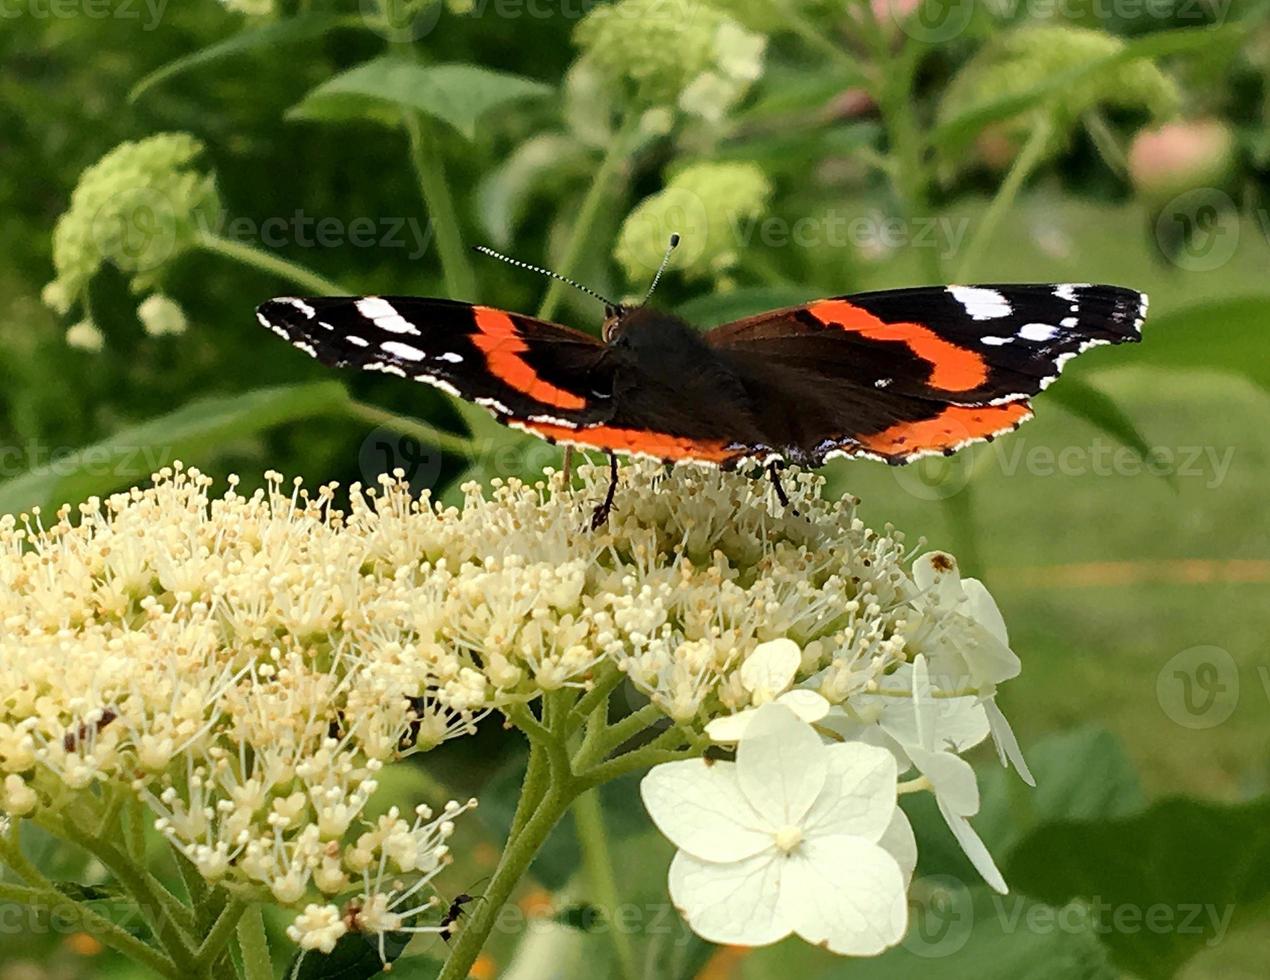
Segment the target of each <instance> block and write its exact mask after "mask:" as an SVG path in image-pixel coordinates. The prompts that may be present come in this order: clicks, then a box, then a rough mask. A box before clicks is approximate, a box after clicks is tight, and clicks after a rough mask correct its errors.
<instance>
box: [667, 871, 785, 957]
mask: <svg viewBox="0 0 1270 980" xmlns="http://www.w3.org/2000/svg"><path fill="white" fill-rule="evenodd" d="M787 863H788V862H786V861H785V860H784V859H778V858H777V857H776V852H775V851H774V850H773V851H769V852H766V853H764V854H757V855H754V856H752V857H749V858H746V859H745V860H743V861H733V862H729V863H724V864H715V863H712V862H708V861H698V860H697V859H696V858H694V857H693V856H692V855H690V854H686V853H684V852H683V851H680V852H679V853H678V854H676V855H675V859H674V860H673V861H671V862H670V879H669V885H670V900H671V901H672V902H674V904H675V907H676V908H677V909H679V911H680V913H681V914H682V915H683V917H684V919H685V920H686V921H687V923H688V925H689V926H691V927H692V931H693V932H695V933H696V934H697V935H698V936H700V937H701V938H702V939H706V940H709V941H710V942H712V943H728V944H732V945H739V946H763V945H765V944H767V943H774V942H776V940H778V939H784V938H785V937H786V936H788V935H789V933H790V926H789V924H788V923H787V922H786V921H785V919H784V918H783V916H782V915H781V913H780V909H779V905H780V894H781V884H780V876H781V870H782V866H783V865H785V864H787Z"/></svg>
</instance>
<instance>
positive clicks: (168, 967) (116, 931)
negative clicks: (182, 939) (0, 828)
mask: <svg viewBox="0 0 1270 980" xmlns="http://www.w3.org/2000/svg"><path fill="white" fill-rule="evenodd" d="M20 826H21V821H19V820H14V821H13V825H12V827H11V828H10V831H9V834H8V835H7V836H6V837H4V838H0V860H3V862H4V863H5V864H7V865H8V866H9V868H10V869H12V871H13V872H14V873H15V874H17V875H18V876H19V877H20V878H22V880H23V881H25V882H26V883H27V885H28V886H29V888H27V889H24V890H22V891H21V892H19V891H18V889H19V888H21V886H18V885H5V886H3V891H0V895H7V896H11V897H12V899H13V900H15V901H23V902H25V903H26V904H29V905H33V906H43V907H44V908H46V909H47V910H48V912H49V914H50V915H52V914H59V915H66V916H67V917H68V918H71V919H72V920H73V921H76V922H80V923H83V925H84V929H85V931H87V932H90V933H91V934H92V935H94V936H96V937H97V938H98V939H100V940H101V942H102V943H104V944H105V945H106V946H109V947H110V948H111V949H113V950H115V951H116V952H118V953H120V954H121V955H123V956H126V957H127V958H128V959H130V960H132V961H133V962H134V963H138V964H140V965H142V966H144V967H148V968H149V969H150V970H152V971H154V972H155V973H157V974H159V975H160V976H163V977H169V978H171V980H188V974H187V973H185V972H183V971H182V970H180V969H178V968H177V966H176V964H175V963H173V962H172V960H170V959H169V958H168V957H166V956H164V955H163V954H162V953H161V952H159V951H158V950H157V949H154V948H153V947H151V946H149V945H147V944H146V943H144V942H142V941H141V940H140V939H138V938H137V937H136V936H134V935H132V934H131V933H129V932H127V931H126V930H125V929H123V928H121V927H120V926H118V925H116V924H115V923H114V922H111V921H110V919H108V918H106V917H105V916H104V915H100V914H99V913H97V912H94V911H93V910H92V909H91V908H89V907H88V906H87V905H85V904H83V903H81V902H77V901H75V900H74V899H72V898H69V897H67V896H66V895H63V894H62V893H61V892H59V891H58V890H57V889H56V888H55V887H54V886H53V883H52V882H51V881H49V880H48V879H47V878H45V877H44V876H43V875H42V874H40V872H39V870H38V869H37V868H36V867H35V866H34V865H33V864H31V862H29V861H28V860H27V859H26V856H25V855H23V854H22V850H21V842H20V838H19V833H20ZM19 896H20V897H19Z"/></svg>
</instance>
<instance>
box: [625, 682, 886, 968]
mask: <svg viewBox="0 0 1270 980" xmlns="http://www.w3.org/2000/svg"><path fill="white" fill-rule="evenodd" d="M895 777H896V766H895V760H894V758H893V757H892V756H891V755H890V754H889V753H888V752H886V751H884V750H882V749H879V748H875V747H873V746H869V745H864V744H862V743H859V742H847V743H842V744H836V745H825V744H823V743H822V742H821V740H820V738H819V737H818V736H817V735H816V733H815V732H814V731H813V730H812V729H811V727H810V726H808V725H807V724H806V723H805V722H803V721H801V720H800V719H799V718H798V717H797V716H796V715H795V714H794V713H793V712H792V711H790V710H789V709H788V708H786V707H784V706H782V705H778V704H768V705H765V706H763V707H762V708H759V709H758V711H757V712H756V714H755V717H754V720H753V721H751V722H750V723H749V725H747V726H746V728H745V731H744V733H743V736H742V738H741V742H740V745H739V747H738V748H737V760H736V762H735V763H731V762H715V763H713V764H710V763H708V762H706V761H705V760H701V759H693V760H686V761H683V762H672V763H667V764H665V765H661V766H657V767H656V768H654V769H653V770H652V771H651V772H650V773H649V774H648V775H647V776H646V777H644V780H643V782H642V783H641V785H640V790H641V794H642V796H643V799H644V804H645V806H646V807H647V808H648V812H649V814H650V816H651V817H652V818H653V821H654V823H656V824H657V826H658V828H659V829H660V830H661V831H662V833H664V834H665V835H666V836H667V837H669V838H670V840H671V841H672V842H673V843H674V844H675V845H676V846H677V847H678V848H679V851H678V853H677V854H676V855H675V857H674V860H673V862H672V863H671V867H670V895H671V899H672V900H673V901H674V903H675V905H676V907H677V908H679V910H680V911H681V912H682V913H683V915H684V918H685V919H686V920H687V922H688V923H689V925H691V926H692V928H693V930H694V931H695V932H696V933H697V934H698V935H700V936H702V937H703V938H705V939H709V940H711V941H713V942H718V943H732V944H740V945H747V946H758V945H765V944H767V943H772V942H776V941H777V940H779V939H783V938H784V937H785V936H788V935H789V934H790V933H797V934H798V935H799V936H801V937H802V938H803V939H805V940H806V941H807V942H809V943H814V944H818V945H823V946H825V947H826V948H827V949H829V950H831V951H832V952H835V953H840V954H849V955H856V956H868V955H873V954H875V953H879V952H881V951H882V950H884V949H886V948H887V947H888V946H891V945H894V944H895V943H897V942H898V941H899V940H900V938H901V937H902V936H903V935H904V930H905V927H906V925H907V916H908V907H907V903H906V899H905V885H906V874H905V870H904V869H903V868H901V865H900V862H899V860H898V859H897V857H896V855H895V854H894V853H892V852H891V851H890V850H888V848H887V840H886V838H887V835H888V831H890V832H891V833H892V834H894V835H895V836H896V837H897V838H902V836H903V827H904V826H906V822H905V824H903V825H900V826H899V827H898V828H897V829H892V826H893V824H894V823H896V822H897V813H898V810H897V807H896V782H895ZM898 819H900V820H902V819H903V818H902V815H901V816H900V817H899V818H898ZM909 834H910V835H911V831H909Z"/></svg>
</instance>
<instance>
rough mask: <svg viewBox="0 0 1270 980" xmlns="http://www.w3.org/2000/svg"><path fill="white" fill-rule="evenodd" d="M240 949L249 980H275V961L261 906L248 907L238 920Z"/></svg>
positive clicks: (245, 973) (244, 972)
mask: <svg viewBox="0 0 1270 980" xmlns="http://www.w3.org/2000/svg"><path fill="white" fill-rule="evenodd" d="M237 931H238V948H239V950H240V951H241V952H242V954H243V974H244V975H245V976H246V978H247V980H273V960H272V959H271V958H270V956H269V937H268V936H267V935H265V919H264V916H263V915H262V914H261V911H260V906H259V905H252V906H250V907H248V908H247V909H246V910H245V911H244V912H243V914H242V917H241V918H240V919H239V920H238V930H237Z"/></svg>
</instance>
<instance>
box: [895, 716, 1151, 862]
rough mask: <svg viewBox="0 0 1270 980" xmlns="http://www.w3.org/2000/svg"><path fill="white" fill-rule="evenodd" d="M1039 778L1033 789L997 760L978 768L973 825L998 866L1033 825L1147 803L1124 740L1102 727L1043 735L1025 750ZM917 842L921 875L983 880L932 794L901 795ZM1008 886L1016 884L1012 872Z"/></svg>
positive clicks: (1113, 815) (1128, 810) (1101, 816)
mask: <svg viewBox="0 0 1270 980" xmlns="http://www.w3.org/2000/svg"><path fill="white" fill-rule="evenodd" d="M1024 754H1025V755H1026V756H1027V760H1028V767H1029V768H1030V769H1031V770H1032V773H1033V775H1034V776H1035V777H1036V788H1035V789H1032V788H1030V787H1028V786H1027V785H1026V784H1024V783H1023V781H1022V780H1021V779H1019V777H1018V774H1017V773H1015V772H1014V771H1013V770H1009V771H1007V770H1005V769H1003V768H1002V767H1001V766H1000V764H999V763H998V762H997V761H996V758H995V756H994V757H993V758H992V761H991V762H988V763H985V764H984V765H981V766H979V767H978V776H979V785H980V799H981V804H980V807H979V813H978V815H977V816H976V817H974V819H973V820H972V823H973V824H974V827H975V830H976V831H978V833H979V836H980V837H982V838H983V841H984V843H985V844H987V846H988V850H989V851H991V852H992V855H993V857H994V858H995V859H996V861H997V863H998V865H1002V864H1003V862H1004V861H1005V859H1006V858H1008V856H1009V854H1010V852H1011V849H1012V848H1014V847H1015V846H1016V845H1017V844H1018V843H1019V841H1020V839H1021V838H1022V837H1023V836H1024V835H1026V833H1027V832H1028V829H1029V828H1030V827H1034V826H1037V825H1038V824H1046V823H1052V822H1054V821H1058V820H1111V819H1117V818H1121V817H1125V816H1128V815H1130V814H1133V813H1136V812H1139V811H1140V810H1141V809H1142V807H1143V806H1145V798H1144V796H1143V794H1142V787H1141V785H1140V783H1139V782H1138V775H1137V771H1136V770H1135V769H1134V766H1133V763H1132V762H1131V761H1130V760H1129V757H1128V756H1127V755H1126V754H1125V750H1124V746H1123V744H1121V742H1120V740H1119V739H1118V738H1117V737H1116V736H1115V735H1113V734H1111V733H1110V732H1108V731H1106V730H1104V729H1101V728H1097V727H1093V726H1090V727H1086V728H1079V729H1076V730H1075V731H1071V732H1062V733H1060V734H1057V735H1051V736H1048V737H1047V738H1043V739H1041V740H1040V741H1039V742H1037V743H1036V744H1034V745H1031V746H1029V747H1028V749H1027V751H1026V752H1025V753H1024ZM901 802H902V804H903V807H904V810H905V812H906V813H907V814H908V816H909V819H910V820H911V821H912V824H913V832H914V833H915V834H916V835H917V840H918V849H917V850H918V862H919V863H918V872H919V873H920V874H923V875H951V876H952V877H954V878H956V879H958V880H960V881H965V882H977V881H979V875H978V872H976V871H975V870H974V868H973V866H972V865H971V864H970V862H969V861H968V860H967V859H966V856H965V855H964V854H963V853H962V851H961V848H960V847H959V846H958V844H957V842H956V840H955V839H954V838H953V836H952V834H951V833H950V832H949V830H948V827H947V825H946V824H945V823H944V820H943V818H942V817H941V816H940V815H939V811H938V810H937V809H936V807H935V803H934V800H933V799H932V797H931V796H930V794H927V793H917V794H913V795H910V796H905V797H904V798H903V799H902V801H901ZM1006 881H1007V883H1009V884H1010V885H1011V886H1013V884H1014V882H1012V881H1010V879H1009V878H1008V877H1007V879H1006Z"/></svg>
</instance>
